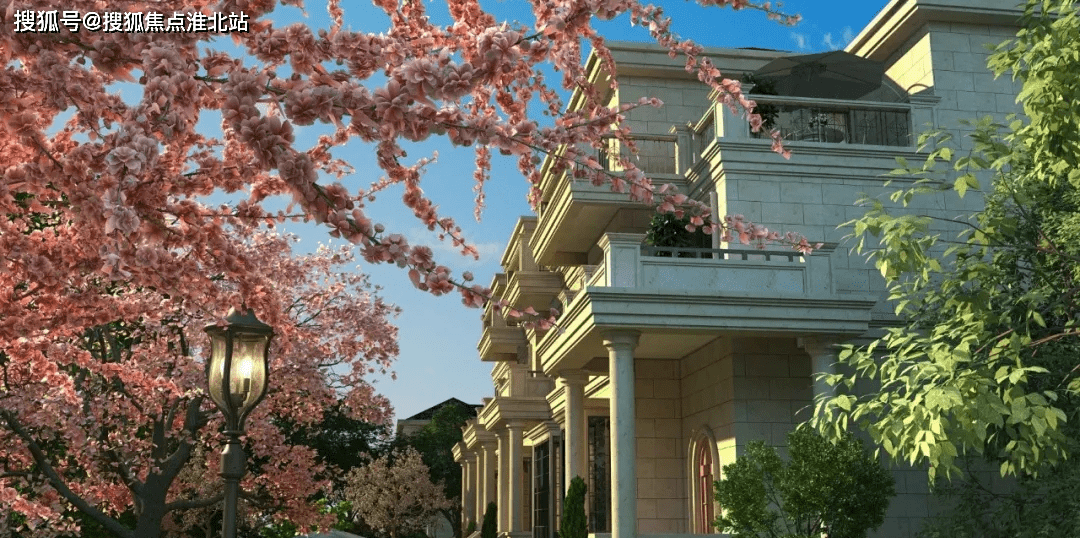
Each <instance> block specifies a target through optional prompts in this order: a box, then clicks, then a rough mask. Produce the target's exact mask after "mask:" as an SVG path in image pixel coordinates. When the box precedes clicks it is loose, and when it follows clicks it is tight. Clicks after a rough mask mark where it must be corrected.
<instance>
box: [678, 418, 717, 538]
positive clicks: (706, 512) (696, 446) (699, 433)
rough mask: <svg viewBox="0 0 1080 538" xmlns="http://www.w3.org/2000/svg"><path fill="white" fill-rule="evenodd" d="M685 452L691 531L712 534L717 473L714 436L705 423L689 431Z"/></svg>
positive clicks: (714, 517)
mask: <svg viewBox="0 0 1080 538" xmlns="http://www.w3.org/2000/svg"><path fill="white" fill-rule="evenodd" d="M688 448H689V450H688V451H687V454H686V461H687V463H688V465H687V467H688V469H687V470H688V471H689V472H688V473H687V477H688V478H689V480H688V482H689V486H690V487H689V490H690V492H689V493H690V531H691V532H693V533H695V534H714V533H715V532H716V529H714V528H713V520H715V519H716V514H717V510H718V508H717V506H716V501H715V488H714V487H713V482H715V481H716V480H717V478H718V477H719V475H720V464H719V461H717V450H716V448H717V447H716V438H715V437H713V434H712V431H711V430H710V429H709V428H708V427H707V426H702V427H700V428H698V429H695V430H694V431H693V432H692V433H691V434H690V446H689V447H688Z"/></svg>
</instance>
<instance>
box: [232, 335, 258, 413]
mask: <svg viewBox="0 0 1080 538" xmlns="http://www.w3.org/2000/svg"><path fill="white" fill-rule="evenodd" d="M266 344H267V338H266V337H265V336H262V335H247V334H245V335H236V336H235V337H234V340H233V360H232V368H231V371H230V372H229V374H230V375H229V394H230V397H231V398H232V401H233V404H234V405H235V406H236V407H237V410H238V411H240V412H241V413H243V411H246V409H245V408H246V407H248V406H250V405H253V404H254V403H255V401H256V400H258V398H259V397H260V396H261V395H262V390H263V387H264V386H265V384H266V383H265V379H266V373H265V372H266V364H265V356H266Z"/></svg>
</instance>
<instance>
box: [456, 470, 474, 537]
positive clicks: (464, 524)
mask: <svg viewBox="0 0 1080 538" xmlns="http://www.w3.org/2000/svg"><path fill="white" fill-rule="evenodd" d="M461 460H462V463H461V519H462V521H461V522H459V524H460V525H461V528H462V530H464V529H466V528H468V526H469V522H470V521H473V516H475V515H476V507H475V506H474V504H475V503H476V497H475V495H474V490H475V489H476V486H475V485H474V484H473V480H474V479H475V478H476V473H474V472H473V466H474V465H475V463H474V462H475V461H476V457H475V456H473V455H472V454H464V455H463V456H462V458H461Z"/></svg>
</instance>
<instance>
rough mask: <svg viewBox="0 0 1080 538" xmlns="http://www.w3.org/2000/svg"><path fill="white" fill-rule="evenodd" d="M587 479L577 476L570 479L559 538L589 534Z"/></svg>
mask: <svg viewBox="0 0 1080 538" xmlns="http://www.w3.org/2000/svg"><path fill="white" fill-rule="evenodd" d="M585 491H586V486H585V481H584V480H582V479H581V477H580V476H575V477H574V479H573V480H571V481H570V489H569V490H567V492H566V498H565V499H564V500H563V515H562V524H561V525H559V538H586V537H587V536H588V534H589V529H588V526H587V525H586V522H585Z"/></svg>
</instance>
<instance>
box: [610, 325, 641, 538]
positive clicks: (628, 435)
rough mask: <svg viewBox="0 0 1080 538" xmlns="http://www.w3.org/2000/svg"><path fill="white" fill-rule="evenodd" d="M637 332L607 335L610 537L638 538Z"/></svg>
mask: <svg viewBox="0 0 1080 538" xmlns="http://www.w3.org/2000/svg"><path fill="white" fill-rule="evenodd" d="M639 336H640V333H639V332H637V331H629V330H617V331H609V332H607V333H605V334H604V346H605V347H607V348H608V375H609V376H610V380H611V381H610V382H611V400H610V402H611V469H612V473H611V537H612V538H636V536H637V469H636V465H637V461H636V460H637V427H636V426H637V425H636V424H635V421H636V418H635V413H634V407H635V401H634V348H635V347H637V343H638V337H639Z"/></svg>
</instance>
